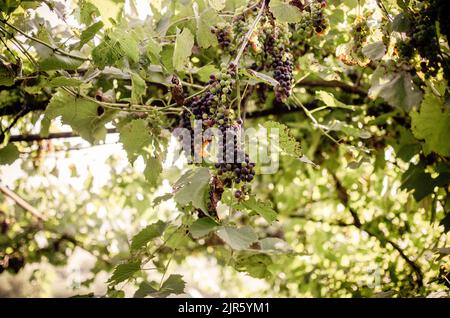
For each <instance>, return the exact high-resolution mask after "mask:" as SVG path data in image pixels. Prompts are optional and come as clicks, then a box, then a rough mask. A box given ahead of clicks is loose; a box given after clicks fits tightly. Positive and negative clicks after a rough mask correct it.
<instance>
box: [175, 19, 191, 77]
mask: <svg viewBox="0 0 450 318" xmlns="http://www.w3.org/2000/svg"><path fill="white" fill-rule="evenodd" d="M193 46H194V36H193V35H192V33H191V31H189V29H188V28H184V29H183V31H182V32H181V33H179V34H178V35H177V38H176V41H175V47H174V51H173V67H174V68H175V70H177V71H182V70H184V68H185V66H186V64H187V62H188V59H189V57H190V56H191V53H192V47H193Z"/></svg>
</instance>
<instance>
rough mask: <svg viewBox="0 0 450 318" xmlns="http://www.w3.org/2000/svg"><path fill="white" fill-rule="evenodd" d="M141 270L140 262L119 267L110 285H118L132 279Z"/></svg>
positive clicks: (110, 280)
mask: <svg viewBox="0 0 450 318" xmlns="http://www.w3.org/2000/svg"><path fill="white" fill-rule="evenodd" d="M140 268H141V263H140V262H138V261H135V262H130V263H125V264H120V265H117V266H116V268H115V269H114V272H113V274H112V276H111V278H110V279H109V280H108V283H111V284H118V283H121V282H123V281H125V280H127V279H129V278H131V277H132V276H133V275H134V274H135V273H136V272H137V271H139V270H140Z"/></svg>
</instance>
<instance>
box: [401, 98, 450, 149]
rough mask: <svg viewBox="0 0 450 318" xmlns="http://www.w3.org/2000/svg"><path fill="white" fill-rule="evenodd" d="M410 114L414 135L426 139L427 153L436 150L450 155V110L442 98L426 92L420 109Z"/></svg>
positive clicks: (424, 146) (425, 147)
mask: <svg viewBox="0 0 450 318" xmlns="http://www.w3.org/2000/svg"><path fill="white" fill-rule="evenodd" d="M410 116H411V120H412V122H411V126H412V127H411V128H412V131H413V134H414V136H415V137H416V138H417V139H423V140H425V144H424V145H423V148H424V151H425V153H430V152H431V151H434V152H436V153H437V154H440V155H442V156H450V142H449V140H450V110H449V109H448V107H445V106H444V105H443V100H442V98H440V97H438V96H436V95H434V94H432V93H428V94H426V95H425V98H424V100H423V102H422V105H421V107H420V111H419V112H417V111H413V112H412V113H411V114H410Z"/></svg>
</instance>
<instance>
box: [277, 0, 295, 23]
mask: <svg viewBox="0 0 450 318" xmlns="http://www.w3.org/2000/svg"><path fill="white" fill-rule="evenodd" d="M269 8H270V11H271V12H272V13H273V15H274V16H275V18H276V19H277V20H278V21H280V22H287V23H297V22H300V21H301V19H302V13H301V11H300V10H299V9H298V8H297V7H294V6H291V5H290V4H288V3H286V2H283V1H281V0H272V1H270V4H269Z"/></svg>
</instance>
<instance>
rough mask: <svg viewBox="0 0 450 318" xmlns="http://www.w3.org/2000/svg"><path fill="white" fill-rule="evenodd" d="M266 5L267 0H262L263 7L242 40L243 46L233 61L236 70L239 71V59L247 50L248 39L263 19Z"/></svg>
mask: <svg viewBox="0 0 450 318" xmlns="http://www.w3.org/2000/svg"><path fill="white" fill-rule="evenodd" d="M265 6H266V2H265V1H262V3H261V9H260V10H259V12H258V15H257V16H256V18H255V20H254V21H253V23H252V25H251V27H250V29H249V30H248V31H247V33H246V34H245V36H244V40H243V42H242V45H241V47H240V48H239V51H238V53H237V55H236V58H235V59H234V60H233V63H234V64H235V65H236V71H237V68H238V63H239V60H240V59H241V56H242V54H243V53H244V50H245V48H246V46H247V43H248V41H249V40H250V37H251V36H252V34H253V32H254V31H255V29H256V26H257V25H258V22H259V20H261V17H262V14H263V12H264V9H265Z"/></svg>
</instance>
